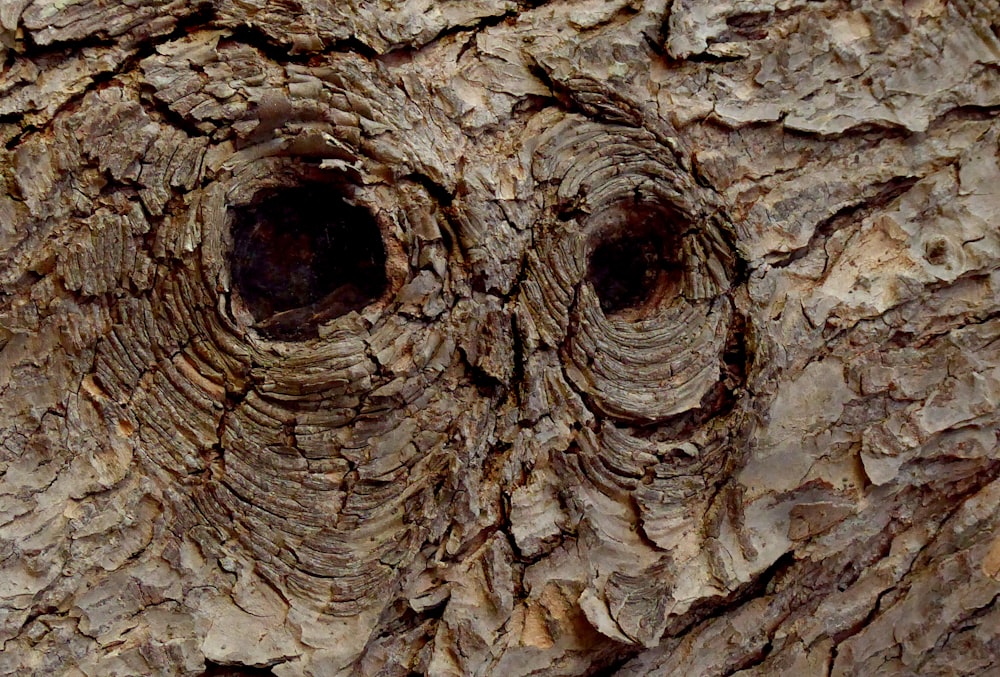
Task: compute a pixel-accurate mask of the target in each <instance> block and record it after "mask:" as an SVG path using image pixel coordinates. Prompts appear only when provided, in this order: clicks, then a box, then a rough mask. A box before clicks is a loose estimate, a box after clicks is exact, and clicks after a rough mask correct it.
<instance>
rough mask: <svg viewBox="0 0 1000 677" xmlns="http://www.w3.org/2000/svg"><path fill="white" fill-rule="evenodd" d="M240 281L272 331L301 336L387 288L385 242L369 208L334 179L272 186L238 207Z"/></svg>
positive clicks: (263, 329)
mask: <svg viewBox="0 0 1000 677" xmlns="http://www.w3.org/2000/svg"><path fill="white" fill-rule="evenodd" d="M230 217H231V229H232V236H233V252H232V261H231V271H232V278H233V284H234V286H235V288H236V291H237V293H238V294H239V295H240V297H241V298H242V299H243V302H244V303H245V304H246V306H247V308H248V309H249V311H250V314H251V315H253V317H254V320H255V321H256V328H257V330H258V331H259V332H260V333H262V334H264V335H265V336H268V337H270V338H276V339H282V340H301V339H306V338H311V337H314V336H316V334H317V329H316V327H317V325H318V324H320V323H322V322H324V321H326V320H330V319H333V318H335V317H339V316H340V315H345V314H347V313H349V312H351V311H352V310H360V309H361V308H364V307H365V306H366V305H368V304H369V303H371V302H372V301H374V300H376V299H377V298H379V297H380V296H382V294H383V293H384V292H385V290H386V287H387V280H386V271H385V260H386V255H385V246H384V245H383V243H382V235H381V232H380V231H379V227H378V224H377V223H376V222H375V219H374V217H373V216H372V215H371V213H369V212H368V210H366V209H364V208H363V207H358V206H355V205H352V204H350V203H348V202H347V201H346V200H344V199H343V198H342V197H341V196H339V195H337V191H336V189H331V188H330V187H329V186H326V185H311V186H298V187H282V188H271V189H267V190H264V191H261V192H260V193H258V194H257V195H256V196H255V197H254V199H253V200H252V201H251V202H250V203H249V204H247V205H243V206H239V207H233V208H231V209H230Z"/></svg>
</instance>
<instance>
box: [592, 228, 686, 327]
mask: <svg viewBox="0 0 1000 677" xmlns="http://www.w3.org/2000/svg"><path fill="white" fill-rule="evenodd" d="M676 255H677V243H676V242H675V241H674V238H669V237H666V236H664V235H663V234H662V233H660V232H658V231H657V230H655V229H651V228H646V227H640V228H636V229H629V230H627V231H626V232H624V233H623V232H618V233H616V234H614V235H613V236H612V237H610V238H601V239H599V240H598V242H597V243H596V245H595V246H593V247H592V249H591V253H590V262H589V265H588V268H587V280H588V281H589V282H590V284H591V286H593V288H594V292H595V293H596V294H597V298H598V300H599V301H600V303H601V310H603V311H604V313H605V314H607V315H614V314H617V313H622V312H625V311H629V310H638V311H640V312H642V311H643V310H644V309H646V308H649V307H650V306H652V305H655V304H657V303H660V302H661V301H663V300H664V298H665V297H669V296H670V295H671V291H672V290H674V289H675V288H676V284H677V282H678V278H679V272H680V268H679V266H678V264H677V261H676Z"/></svg>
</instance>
